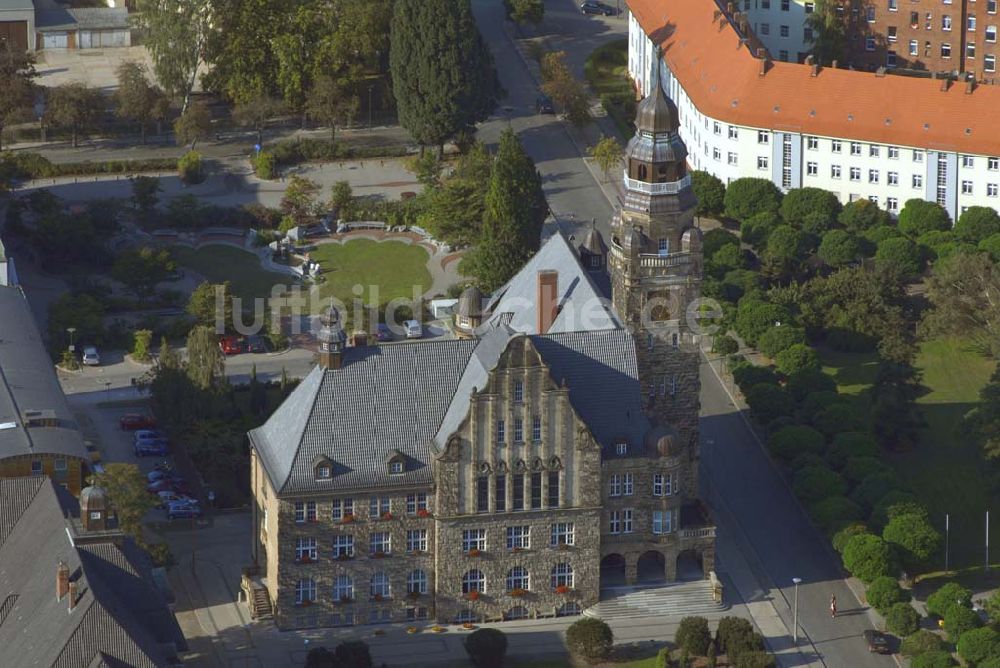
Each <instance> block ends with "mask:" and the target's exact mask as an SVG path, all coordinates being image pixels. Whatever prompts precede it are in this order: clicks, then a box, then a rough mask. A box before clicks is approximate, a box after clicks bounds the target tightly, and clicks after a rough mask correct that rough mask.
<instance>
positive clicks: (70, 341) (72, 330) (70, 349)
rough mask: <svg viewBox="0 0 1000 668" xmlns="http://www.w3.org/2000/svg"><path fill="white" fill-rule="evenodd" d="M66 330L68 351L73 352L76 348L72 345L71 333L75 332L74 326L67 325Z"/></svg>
mask: <svg viewBox="0 0 1000 668" xmlns="http://www.w3.org/2000/svg"><path fill="white" fill-rule="evenodd" d="M66 331H67V332H69V351H70V352H73V351H75V350H76V346H74V345H73V335H74V334H76V327H67V328H66Z"/></svg>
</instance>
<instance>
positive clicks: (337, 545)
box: [333, 534, 354, 559]
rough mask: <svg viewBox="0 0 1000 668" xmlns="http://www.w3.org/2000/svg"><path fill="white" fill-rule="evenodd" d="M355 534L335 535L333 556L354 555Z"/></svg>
mask: <svg viewBox="0 0 1000 668" xmlns="http://www.w3.org/2000/svg"><path fill="white" fill-rule="evenodd" d="M353 556H354V536H345V535H340V534H336V535H334V537H333V557H334V559H336V558H337V557H353Z"/></svg>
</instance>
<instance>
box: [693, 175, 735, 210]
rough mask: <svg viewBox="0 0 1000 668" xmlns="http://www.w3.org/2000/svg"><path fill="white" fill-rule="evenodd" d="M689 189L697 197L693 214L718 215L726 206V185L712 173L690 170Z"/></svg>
mask: <svg viewBox="0 0 1000 668" xmlns="http://www.w3.org/2000/svg"><path fill="white" fill-rule="evenodd" d="M691 189H692V190H693V191H694V196H695V197H697V198H698V207H697V208H696V209H695V214H697V215H699V216H720V215H722V212H723V211H724V210H725V207H726V185H725V184H724V183H723V182H722V180H721V179H720V178H719V177H717V176H715V175H714V174H709V173H708V172H703V171H700V170H695V171H693V172H691Z"/></svg>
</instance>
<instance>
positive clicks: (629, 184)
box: [622, 170, 691, 195]
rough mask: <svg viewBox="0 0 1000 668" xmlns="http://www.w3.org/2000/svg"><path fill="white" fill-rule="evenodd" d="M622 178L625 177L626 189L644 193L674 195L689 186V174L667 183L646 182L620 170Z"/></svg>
mask: <svg viewBox="0 0 1000 668" xmlns="http://www.w3.org/2000/svg"><path fill="white" fill-rule="evenodd" d="M622 178H624V179H625V188H626V190H634V191H636V192H640V193H644V194H646V195H676V194H677V193H679V192H680V191H682V190H684V189H685V188H689V187H691V175H690V174H687V175H685V176H684V178H682V179H681V180H680V181H670V182H668V183H646V182H645V181H637V180H636V179H632V178H629V175H628V172H626V171H624V170H623V171H622Z"/></svg>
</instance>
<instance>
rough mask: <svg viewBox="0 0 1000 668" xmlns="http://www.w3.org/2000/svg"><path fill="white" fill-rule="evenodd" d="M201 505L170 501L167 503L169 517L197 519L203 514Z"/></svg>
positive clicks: (173, 518) (171, 518)
mask: <svg viewBox="0 0 1000 668" xmlns="http://www.w3.org/2000/svg"><path fill="white" fill-rule="evenodd" d="M202 514H203V513H202V511H201V506H199V505H198V504H196V503H188V502H185V501H170V502H168V503H167V519H168V520H182V519H195V518H198V517H201V516H202Z"/></svg>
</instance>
